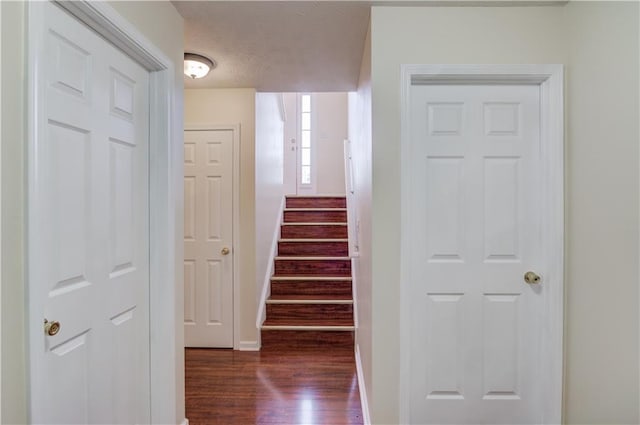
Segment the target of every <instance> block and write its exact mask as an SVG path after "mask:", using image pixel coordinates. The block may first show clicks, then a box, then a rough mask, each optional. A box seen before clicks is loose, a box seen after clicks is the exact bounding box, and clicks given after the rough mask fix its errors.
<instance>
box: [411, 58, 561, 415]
mask: <svg viewBox="0 0 640 425" xmlns="http://www.w3.org/2000/svg"><path fill="white" fill-rule="evenodd" d="M401 84H402V87H401V108H402V109H401V161H402V163H403V164H407V163H409V160H410V149H409V147H410V142H411V140H410V128H411V127H410V111H411V86H412V85H424V84H450V85H464V84H474V85H478V84H503V85H504V84H518V85H524V84H530V85H538V86H540V109H541V111H540V112H541V114H540V138H541V140H540V142H541V157H542V158H543V159H544V160H543V161H542V164H541V169H540V170H539V175H540V178H541V179H542V191H541V192H542V193H541V205H539V206H537V207H538V208H541V209H542V210H543V211H545V212H546V214H543V215H542V216H543V217H542V232H541V233H542V234H541V235H540V239H541V247H542V251H543V252H544V253H545V254H546V257H545V261H546V259H547V258H548V259H552V261H547V262H546V263H544V262H543V264H541V268H542V270H543V271H544V284H545V287H546V288H548V291H546V292H545V293H546V300H545V302H544V305H545V308H547V309H548V310H546V311H545V312H544V314H543V317H544V320H545V321H544V323H540V326H541V327H542V328H543V336H542V347H541V350H540V355H541V361H542V368H541V370H542V371H543V376H541V379H542V382H543V384H542V385H543V388H544V390H543V406H544V412H543V423H545V424H555V423H561V422H562V379H563V326H564V324H563V317H564V98H563V86H564V70H563V66H562V65H402V69H401ZM411 193H412V181H411V174H410V169H409V167H404V168H403V169H402V171H401V211H402V212H401V255H400V259H401V265H400V292H401V298H400V302H401V306H400V311H401V317H400V394H399V396H400V422H401V423H408V420H409V409H410V406H409V401H408V400H409V393H410V387H409V385H410V379H409V377H410V375H409V374H410V373H411V370H410V360H411V357H410V356H411V353H410V350H409V347H410V338H411V334H410V330H409V329H410V318H411V311H410V308H411V296H410V287H409V285H410V282H411V280H410V276H409V270H410V263H409V259H408V258H409V255H406V253H408V252H409V251H410V250H411V244H410V238H411V235H412V229H409V208H410V196H411Z"/></svg>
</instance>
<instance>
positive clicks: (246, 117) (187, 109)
mask: <svg viewBox="0 0 640 425" xmlns="http://www.w3.org/2000/svg"><path fill="white" fill-rule="evenodd" d="M184 93H185V94H184V119H185V127H188V126H189V125H205V124H217V125H224V124H240V225H239V231H240V267H239V268H240V278H239V282H237V284H239V285H240V314H239V317H240V327H239V329H240V342H241V343H242V344H248V345H250V344H252V343H253V344H255V343H257V341H258V332H257V329H256V311H257V310H256V286H257V285H256V280H255V279H256V259H255V246H256V245H255V244H256V239H255V233H256V231H255V230H256V229H255V195H256V191H255V164H256V162H255V118H256V115H255V114H256V110H255V97H256V91H255V89H189V90H185V91H184ZM236 248H237V247H236Z"/></svg>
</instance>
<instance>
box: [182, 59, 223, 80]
mask: <svg viewBox="0 0 640 425" xmlns="http://www.w3.org/2000/svg"><path fill="white" fill-rule="evenodd" d="M216 66H217V64H216V63H215V62H214V61H212V60H211V59H209V58H207V57H204V56H202V55H197V54H195V53H185V54H184V75H186V76H187V77H189V78H191V79H194V80H195V79H196V78H202V77H206V76H207V74H208V73H209V71H211V70H212V69H213V68H215V67H216Z"/></svg>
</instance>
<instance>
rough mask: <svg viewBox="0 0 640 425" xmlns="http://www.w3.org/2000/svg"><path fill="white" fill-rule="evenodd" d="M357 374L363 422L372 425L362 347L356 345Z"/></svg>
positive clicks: (365, 424)
mask: <svg viewBox="0 0 640 425" xmlns="http://www.w3.org/2000/svg"><path fill="white" fill-rule="evenodd" d="M356 372H357V374H358V391H360V406H361V408H362V421H363V423H364V425H371V417H370V416H369V399H368V398H367V387H366V386H365V384H364V372H363V371H362V362H361V360H360V346H358V345H357V344H356Z"/></svg>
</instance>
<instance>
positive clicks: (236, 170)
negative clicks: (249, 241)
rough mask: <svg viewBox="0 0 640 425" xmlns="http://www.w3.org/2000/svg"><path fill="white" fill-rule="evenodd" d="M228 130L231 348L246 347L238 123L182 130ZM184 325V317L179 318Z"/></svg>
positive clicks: (204, 125) (192, 126) (202, 125)
mask: <svg viewBox="0 0 640 425" xmlns="http://www.w3.org/2000/svg"><path fill="white" fill-rule="evenodd" d="M190 130H191V131H207V130H230V131H231V132H232V133H233V159H232V161H233V164H232V167H233V172H232V177H233V189H232V191H233V247H232V251H233V349H234V350H241V349H247V347H246V346H244V345H246V344H243V346H241V342H240V327H239V326H240V285H239V282H240V266H239V264H240V263H239V258H240V256H241V255H242V251H241V246H240V227H239V226H240V124H224V125H215V124H201V125H191V124H189V125H185V127H184V131H190ZM181 320H182V321H181V322H180V323H181V324H182V326H184V317H182V318H181Z"/></svg>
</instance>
